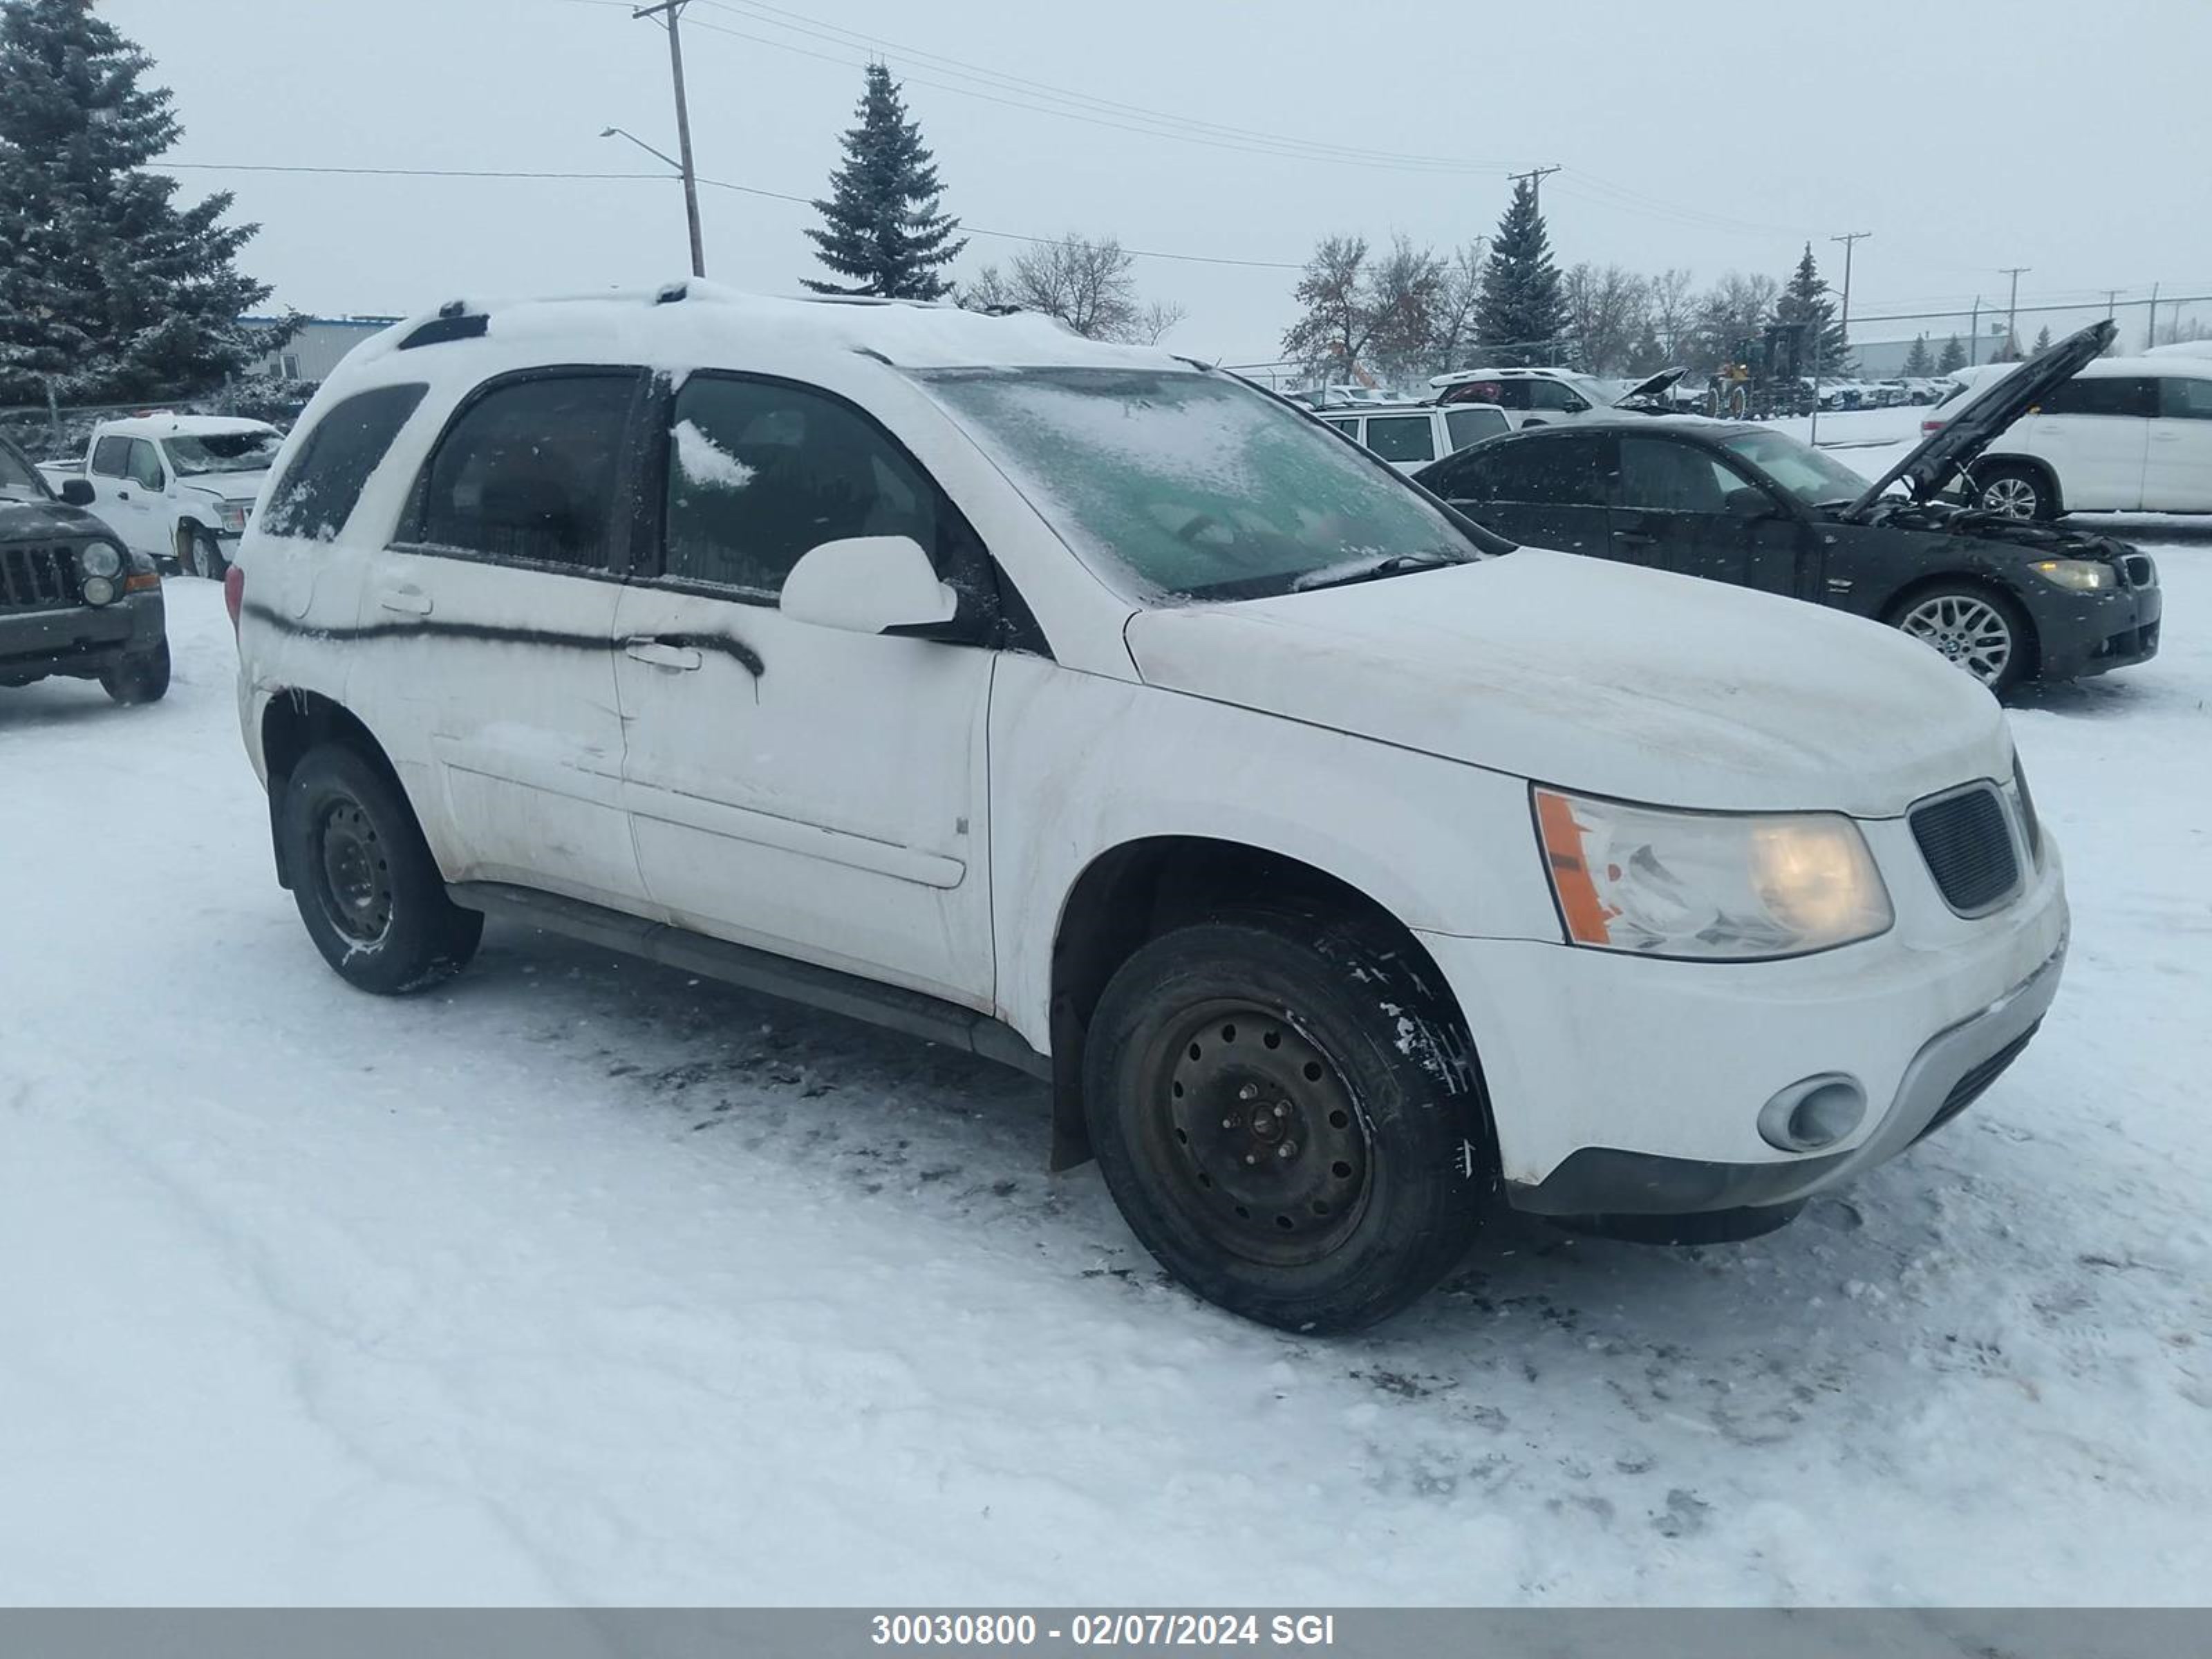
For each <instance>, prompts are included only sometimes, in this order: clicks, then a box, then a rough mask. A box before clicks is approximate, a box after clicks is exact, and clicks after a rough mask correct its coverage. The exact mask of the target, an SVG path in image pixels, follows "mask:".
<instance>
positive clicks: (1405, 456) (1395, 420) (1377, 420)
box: [1367, 415, 1437, 461]
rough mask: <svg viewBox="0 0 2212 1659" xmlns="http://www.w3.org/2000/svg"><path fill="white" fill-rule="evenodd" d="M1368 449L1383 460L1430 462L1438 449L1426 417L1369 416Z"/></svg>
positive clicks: (1434, 457)
mask: <svg viewBox="0 0 2212 1659" xmlns="http://www.w3.org/2000/svg"><path fill="white" fill-rule="evenodd" d="M1367 447H1369V448H1370V449H1371V450H1373V451H1374V452H1375V453H1376V454H1377V455H1380V456H1381V457H1382V458H1383V459H1384V460H1386V461H1432V460H1434V459H1436V458H1437V447H1436V443H1435V441H1434V440H1432V439H1431V437H1430V435H1429V417H1428V416H1425V415H1370V416H1368V417H1367Z"/></svg>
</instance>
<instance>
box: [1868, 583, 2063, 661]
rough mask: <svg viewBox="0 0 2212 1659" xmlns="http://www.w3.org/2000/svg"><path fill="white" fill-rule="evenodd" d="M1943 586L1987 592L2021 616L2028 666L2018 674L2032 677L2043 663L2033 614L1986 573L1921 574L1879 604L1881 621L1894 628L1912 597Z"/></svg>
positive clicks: (1934, 590) (2041, 648)
mask: <svg viewBox="0 0 2212 1659" xmlns="http://www.w3.org/2000/svg"><path fill="white" fill-rule="evenodd" d="M1944 587H1963V588H1967V589H1970V590H1972V592H1977V593H1984V594H1987V595H1988V596H1989V597H1990V598H1991V599H1996V600H1998V601H2000V602H2001V603H2002V604H2003V605H2004V606H2005V608H2006V609H2007V610H2008V611H2010V612H2011V613H2012V615H2014V616H2015V617H2018V618H2019V619H2020V637H2021V646H2022V647H2024V648H2025V649H2026V651H2027V667H2026V668H2025V669H2024V670H2023V671H2021V677H2022V678H2027V679H2033V678H2035V675H2036V673H2037V671H2038V670H2039V668H2040V667H2041V665H2042V657H2043V641H2041V640H2040V639H2039V638H2038V637H2037V636H2036V632H2035V618H2034V617H2033V616H2031V615H2030V614H2029V613H2028V609H2027V606H2026V605H2022V604H2021V602H2020V599H2019V596H2018V595H2016V594H2015V593H2014V592H2011V591H2010V590H2009V589H2008V588H2007V587H2006V586H2005V585H2004V584H2003V583H2002V582H1999V581H1993V580H1990V578H1988V577H1986V576H1977V575H1973V574H1970V573H1966V574H1953V575H1943V576H1924V577H1923V578H1922V579H1921V580H1918V581H1916V582H1909V583H1907V584H1906V585H1905V586H1903V587H1900V588H1899V589H1898V591H1897V592H1895V593H1893V594H1892V595H1891V596H1890V599H1889V602H1888V603H1887V605H1883V606H1882V608H1881V619H1882V621H1884V622H1885V623H1888V624H1889V625H1890V626H1891V627H1893V628H1894V627H1895V626H1897V623H1898V621H1899V618H1900V617H1903V616H1904V614H1905V611H1907V610H1908V609H1910V608H1911V605H1912V603H1913V601H1914V600H1916V599H1919V598H1920V597H1921V595H1923V593H1933V592H1936V590H1937V589H1938V588H1944Z"/></svg>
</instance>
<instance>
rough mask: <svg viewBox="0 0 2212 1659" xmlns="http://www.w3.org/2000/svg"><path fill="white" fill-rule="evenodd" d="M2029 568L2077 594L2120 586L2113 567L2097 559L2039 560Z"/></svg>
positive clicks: (2044, 578)
mask: <svg viewBox="0 0 2212 1659" xmlns="http://www.w3.org/2000/svg"><path fill="white" fill-rule="evenodd" d="M2028 568H2029V569H2031V570H2033V571H2034V572H2035V574H2037V575H2039V576H2040V577H2042V578H2043V580H2045V581H2047V582H2057V584H2058V586H2061V587H2070V588H2072V589H2073V590H2074V592H2076V593H2101V592H2104V591H2105V589H2106V588H2108V587H2117V586H2118V585H2119V583H2118V579H2117V578H2116V576H2115V574H2114V572H2113V570H2112V566H2110V565H2108V564H2102V563H2100V562H2098V561H2097V560H2095V559H2038V560H2036V561H2035V562H2034V563H2033V564H2032V565H2030V566H2029V567H2028Z"/></svg>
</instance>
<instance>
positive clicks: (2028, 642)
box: [1888, 582, 2035, 696]
mask: <svg viewBox="0 0 2212 1659" xmlns="http://www.w3.org/2000/svg"><path fill="white" fill-rule="evenodd" d="M1888 620H1889V623H1890V626H1891V627H1893V628H1896V629H1901V630H1903V631H1904V632H1905V633H1906V634H1909V635H1911V636H1912V637H1913V638H1915V639H1917V640H1919V641H1922V642H1923V643H1924V644H1926V645H1929V646H1931V647H1934V648H1935V649H1936V650H1937V651H1940V652H1942V653H1943V655H1944V656H1945V657H1947V658H1948V659H1950V660H1951V661H1952V662H1953V663H1954V664H1956V665H1958V666H1959V667H1960V668H1962V669H1964V670H1965V671H1966V672H1967V673H1969V674H1972V676H1973V677H1974V678H1976V679H1978V680H1979V681H1980V682H1981V683H1982V684H1984V685H1985V686H1987V687H1988V688H1989V689H1990V691H1992V692H1993V693H1995V694H1996V696H2003V695H2004V694H2005V693H2006V692H2008V691H2009V690H2012V688H2013V687H2014V686H2015V685H2018V684H2020V683H2021V679H2022V678H2025V677H2026V675H2027V666H2028V663H2029V661H2030V659H2031V658H2032V657H2033V653H2034V638H2035V636H2034V635H2033V632H2032V631H2031V630H2030V629H2029V627H2028V622H2027V614H2026V613H2025V612H2023V611H2021V608H2020V606H2019V605H2015V603H2014V602H2013V601H2012V600H2011V599H2008V598H2006V597H2005V596H2004V595H2003V594H2002V593H1999V592H1996V591H1995V590H1994V589H1991V588H1987V587H1979V586H1975V585H1974V584H1972V583H1971V582H1942V583H1938V584H1937V585H1936V586H1933V587H1923V588H1921V589H1919V590H1918V591H1917V592H1913V593H1910V594H1908V595H1906V596H1905V599H1903V600H1901V601H1900V602H1899V604H1898V605H1895V606H1894V607H1893V608H1892V610H1891V611H1890V614H1889V619H1888ZM2000 635H2001V636H2002V644H2001V645H1999V644H1998V643H1997V641H1999V638H2000Z"/></svg>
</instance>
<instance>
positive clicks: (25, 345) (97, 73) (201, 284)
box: [0, 0, 269, 403]
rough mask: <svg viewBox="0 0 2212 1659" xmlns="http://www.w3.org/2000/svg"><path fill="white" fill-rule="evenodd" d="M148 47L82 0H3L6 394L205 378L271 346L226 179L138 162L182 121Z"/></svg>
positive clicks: (73, 396) (109, 389)
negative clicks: (216, 189) (197, 177)
mask: <svg viewBox="0 0 2212 1659" xmlns="http://www.w3.org/2000/svg"><path fill="white" fill-rule="evenodd" d="M152 66H153V59H152V58H149V57H148V56H147V54H146V53H145V52H143V51H141V50H140V49H139V48H138V47H137V46H136V45H134V44H133V43H132V42H131V41H130V40H125V38H124V37H123V36H122V35H121V34H119V33H117V32H116V31H115V29H114V28H113V27H112V26H110V25H109V24H107V23H106V22H104V21H101V20H100V18H98V17H96V16H94V15H93V12H92V9H91V7H90V6H89V5H88V4H87V3H86V0H0V403H5V402H11V401H15V402H21V401H27V400H30V399H34V398H37V399H43V398H53V399H56V400H66V401H72V402H96V401H101V400H106V399H123V398H138V397H143V396H147V395H149V394H153V393H162V394H171V393H179V392H196V391H201V390H204V389H206V388H208V387H210V386H214V385H216V383H218V382H219V381H221V380H222V378H223V377H224V376H225V375H228V374H234V373H235V372H236V371H237V370H238V369H239V368H241V367H243V366H244V365H245V364H246V362H248V361H250V360H251V359H252V358H253V357H255V356H258V355H259V354H260V352H261V351H262V350H263V349H264V344H263V343H262V342H261V341H260V340H258V338H257V337H256V336H255V335H254V333H253V331H252V330H250V329H247V328H245V327H242V326H240V323H239V320H238V319H239V317H240V313H244V312H247V311H250V310H252V308H253V307H256V306H258V305H259V304H260V303H261V302H262V301H264V300H265V299H267V298H268V297H269V289H268V288H267V287H266V286H265V285H264V284H263V283H257V282H254V281H252V279H251V278H249V277H247V276H243V275H241V274H240V272H239V271H238V270H236V268H235V267H234V264H233V263H232V262H233V260H234V258H236V256H237V253H238V252H239V250H240V248H241V247H243V246H245V245H246V241H247V240H249V239H251V238H252V235H253V234H254V233H255V232H256V231H257V230H258V229H259V227H258V225H235V226H230V227H228V228H226V227H224V226H223V225H222V224H221V223H220V222H219V221H220V220H221V219H222V216H223V215H224V214H225V213H227V212H228V211H229V209H230V204H231V197H230V195H229V193H228V191H224V192H222V193H219V194H216V195H214V196H210V197H207V198H206V199H205V200H204V201H202V202H200V203H198V204H196V205H193V206H190V207H184V208H179V207H178V206H177V205H176V204H174V203H173V201H172V200H171V197H173V195H174V194H175V191H176V188H177V184H176V180H174V179H167V178H162V177H160V176H158V175H156V174H154V173H147V172H145V171H144V170H143V169H144V167H145V166H146V164H147V163H148V162H149V161H152V160H153V159H154V158H155V156H157V155H161V152H162V151H164V150H166V149H168V148H169V146H170V145H171V144H172V143H174V142H175V141H176V138H177V137H178V134H179V131H180V129H179V125H178V123H177V118H176V117H175V115H174V114H173V113H172V112H171V110H170V94H169V92H168V90H167V88H161V87H148V86H141V85H140V84H139V79H140V77H141V76H143V75H144V74H145V72H146V71H147V70H149V69H150V68H152Z"/></svg>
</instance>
